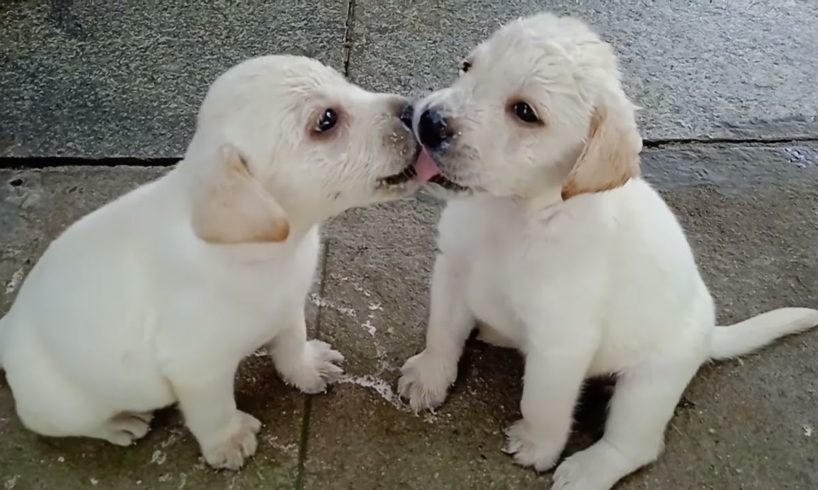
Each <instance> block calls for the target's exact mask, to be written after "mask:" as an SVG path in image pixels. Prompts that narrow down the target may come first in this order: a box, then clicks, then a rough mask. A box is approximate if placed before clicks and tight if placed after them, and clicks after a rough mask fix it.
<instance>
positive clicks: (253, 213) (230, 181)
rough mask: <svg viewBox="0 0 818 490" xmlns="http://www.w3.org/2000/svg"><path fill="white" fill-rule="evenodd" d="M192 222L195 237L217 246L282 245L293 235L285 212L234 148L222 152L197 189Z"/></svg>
mask: <svg viewBox="0 0 818 490" xmlns="http://www.w3.org/2000/svg"><path fill="white" fill-rule="evenodd" d="M192 221H193V231H194V232H195V233H196V235H197V236H198V237H199V238H201V239H202V240H204V241H206V242H209V243H215V244H235V243H247V242H281V241H284V240H286V239H287V236H288V235H289V234H290V225H289V223H288V222H287V215H286V214H285V213H284V210H283V209H281V206H279V204H278V203H277V202H276V200H275V199H274V198H273V196H272V195H271V194H270V193H269V192H267V191H266V190H265V189H264V187H263V186H262V185H261V183H260V182H259V181H258V180H256V178H255V177H253V175H252V174H251V173H250V169H249V167H248V166H247V162H246V160H245V158H244V157H243V156H242V155H241V153H239V150H238V149H237V148H236V147H234V146H232V145H224V146H222V147H221V148H220V149H219V161H218V162H216V165H215V168H214V169H213V171H211V172H210V174H209V175H207V177H206V179H205V182H203V187H202V188H201V189H197V192H196V194H195V197H194V200H193V216H192Z"/></svg>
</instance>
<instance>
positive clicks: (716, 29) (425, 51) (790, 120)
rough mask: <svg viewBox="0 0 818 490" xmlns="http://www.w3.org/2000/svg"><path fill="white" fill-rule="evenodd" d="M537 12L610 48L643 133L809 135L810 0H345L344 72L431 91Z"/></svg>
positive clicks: (813, 15)
mask: <svg viewBox="0 0 818 490" xmlns="http://www.w3.org/2000/svg"><path fill="white" fill-rule="evenodd" d="M541 10H551V11H554V12H557V13H561V14H572V15H577V16H580V17H582V18H584V19H586V20H587V21H588V22H590V23H591V24H593V25H594V26H595V27H596V29H597V30H598V31H599V32H601V33H602V35H603V37H604V38H605V39H606V40H608V41H609V42H611V43H612V44H613V45H614V47H615V48H616V50H617V52H618V53H620V57H621V61H622V68H623V71H624V76H625V85H626V90H627V92H628V94H629V95H630V96H631V97H632V98H633V99H634V100H635V101H636V102H637V103H638V104H639V105H640V106H642V107H643V108H644V111H643V112H642V113H641V114H640V119H641V124H642V127H643V130H644V136H645V137H646V138H649V139H674V138H781V137H816V136H818V93H816V91H815V90H814V89H813V86H814V84H813V82H812V81H813V80H815V78H816V77H818V62H815V61H814V60H816V59H818V3H816V2H814V1H811V0H794V1H787V2H757V1H751V0H733V1H727V2H724V1H720V2H713V1H710V0H693V1H685V2H679V1H675V0H655V1H653V0H633V1H607V0H556V1H543V0H512V1H507V2H496V1H488V0H477V1H467V0H455V1H448V0H447V1H441V0H421V1H418V2H402V1H399V0H386V1H379V0H357V1H356V2H355V9H354V13H355V23H354V25H353V30H352V56H351V58H350V64H349V67H350V70H349V72H350V76H351V78H352V79H353V80H354V81H356V82H359V83H363V84H364V85H366V86H369V87H374V88H377V89H381V90H399V91H402V92H413V93H423V92H424V91H427V90H430V89H432V88H437V87H441V86H443V85H445V84H447V83H449V82H450V81H451V80H452V79H453V78H454V77H455V76H456V75H457V69H458V65H459V61H460V59H461V58H462V57H463V56H465V55H466V54H467V53H468V51H469V50H470V49H471V47H472V46H474V45H475V44H476V43H477V42H478V41H480V40H482V39H484V38H485V37H486V36H487V35H488V34H489V33H491V32H492V31H493V30H494V29H495V28H496V27H498V26H499V25H501V24H502V23H504V22H506V21H508V20H510V19H513V18H515V17H518V16H522V15H528V14H531V13H534V12H539V11H541Z"/></svg>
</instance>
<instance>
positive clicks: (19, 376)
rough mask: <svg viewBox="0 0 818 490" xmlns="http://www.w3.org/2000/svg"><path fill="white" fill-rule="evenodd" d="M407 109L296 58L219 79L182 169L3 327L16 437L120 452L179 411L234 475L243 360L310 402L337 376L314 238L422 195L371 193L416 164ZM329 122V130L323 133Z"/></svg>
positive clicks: (74, 253) (65, 262) (109, 223)
mask: <svg viewBox="0 0 818 490" xmlns="http://www.w3.org/2000/svg"><path fill="white" fill-rule="evenodd" d="M404 105H405V101H404V99H403V98H401V97H397V96H392V95H385V94H374V93H370V92H366V91H364V90H362V89H360V88H358V87H356V86H354V85H351V84H349V83H347V82H346V81H345V80H344V79H343V77H342V76H341V75H339V74H338V73H337V72H335V71H334V70H332V69H330V68H328V67H325V66H323V65H321V64H320V63H318V62H317V61H313V60H310V59H306V58H299V57H286V56H269V57H261V58H256V59H253V60H248V61H246V62H244V63H241V64H239V65H237V66H236V67H234V68H232V69H230V70H228V71H227V72H226V73H225V74H223V75H222V76H221V77H219V78H218V79H217V80H216V81H215V83H214V84H213V86H212V87H211V88H210V90H209V92H208V94H207V96H206V98H205V100H204V102H203V104H202V107H201V111H200V113H199V117H198V121H197V129H196V133H195V136H194V137H193V140H192V142H191V144H190V146H189V148H188V151H187V152H186V155H185V158H184V160H183V161H182V162H180V163H179V165H178V166H177V168H175V169H174V170H172V171H171V172H169V173H168V174H167V175H166V176H165V177H163V178H160V179H158V180H157V181H154V182H152V183H149V184H147V185H144V186H142V187H140V188H138V189H136V190H134V191H132V192H130V193H129V194H127V195H125V196H123V197H121V198H119V199H117V200H116V201H114V202H112V203H110V204H108V205H106V206H104V207H102V208H101V209H99V210H97V211H95V212H93V213H91V214H89V215H87V216H85V217H84V218H82V219H80V220H79V221H78V222H77V223H75V224H74V225H72V226H71V227H69V228H68V229H67V230H66V231H65V233H63V234H62V235H61V236H60V237H59V238H57V239H56V240H55V241H54V242H53V243H52V244H51V245H50V246H49V248H48V250H47V251H46V252H45V254H44V255H43V256H42V258H41V259H40V260H39V262H38V263H37V264H36V265H35V267H34V268H33V269H32V271H31V273H30V274H29V276H28V278H27V279H26V281H25V283H24V284H23V286H22V288H21V290H20V292H19V295H18V296H17V298H16V301H15V303H14V305H13V306H12V308H11V310H10V311H9V313H8V314H7V315H6V316H5V317H4V318H3V319H2V321H0V364H2V366H3V367H4V368H5V371H6V376H7V379H8V382H9V384H10V386H11V388H12V391H13V393H14V397H15V400H16V407H17V413H18V414H19V416H20V419H21V420H22V422H23V423H24V424H25V425H26V426H27V427H28V428H29V429H31V430H33V431H36V432H38V433H40V434H44V435H49V436H87V437H95V438H101V439H105V440H108V441H110V442H112V443H114V444H119V445H129V444H131V443H132V442H133V441H134V440H136V439H138V438H140V437H142V436H144V435H145V433H146V432H147V431H148V429H149V423H150V419H151V412H152V411H153V410H155V409H157V408H160V407H164V406H167V405H170V404H173V403H176V402H178V404H179V407H180V408H181V410H182V412H183V414H184V416H185V421H186V424H187V426H188V427H189V428H190V430H191V431H192V433H193V434H194V436H195V437H196V439H197V440H198V442H199V444H200V446H201V449H202V452H203V455H204V457H205V459H206V460H207V462H208V463H210V464H211V465H213V466H215V467H220V468H231V469H235V468H238V467H239V466H241V464H242V463H243V461H244V460H245V458H246V457H248V456H250V455H252V454H253V453H254V452H255V450H256V435H255V434H256V432H258V430H259V428H260V423H259V421H258V420H256V419H255V418H254V417H253V416H251V415H249V414H247V413H243V412H241V411H239V410H237V408H236V404H235V401H234V396H233V379H234V375H235V373H236V368H237V366H238V364H239V362H240V361H241V359H242V358H243V357H244V356H246V355H247V354H249V353H251V352H253V351H254V350H255V349H257V348H259V347H261V346H263V345H265V344H267V346H268V348H269V351H270V354H271V356H272V359H273V361H274V363H275V365H276V368H277V369H278V371H279V372H280V373H281V375H282V377H283V378H284V379H285V380H286V381H288V382H289V383H291V384H293V385H295V386H297V387H298V388H299V389H301V390H302V391H304V392H307V393H316V392H320V391H323V390H324V388H325V386H326V385H327V383H329V382H332V381H333V380H335V379H337V377H338V376H339V375H340V373H341V369H340V367H339V366H338V365H337V364H338V363H339V362H340V361H341V360H342V356H341V355H340V354H339V353H338V352H336V351H334V350H332V349H331V348H330V347H329V346H328V345H327V344H325V343H323V342H320V341H317V340H312V341H307V340H306V327H305V324H304V301H305V297H306V295H307V293H308V291H309V289H310V286H311V283H312V277H313V273H314V270H315V266H316V261H317V256H318V247H319V238H318V231H317V224H318V223H319V222H320V221H321V220H323V219H324V218H327V217H329V216H332V215H334V214H337V213H338V212H340V211H343V210H344V209H346V208H349V207H352V206H360V205H366V204H369V203H372V202H375V201H383V200H387V199H392V198H396V197H399V196H401V195H403V194H407V193H409V192H411V191H412V190H413V187H417V185H416V184H412V183H409V184H405V185H400V186H386V185H384V183H383V182H382V181H381V180H380V179H381V178H383V177H386V176H389V175H392V174H396V173H400V172H401V171H402V170H404V169H405V168H407V166H408V165H410V164H411V162H412V161H413V157H414V154H415V151H416V144H415V143H414V139H413V138H412V136H411V132H410V131H409V130H408V129H406V128H405V127H404V126H403V125H402V123H401V122H400V119H399V117H398V116H399V115H400V113H401V109H402V107H403V106H404ZM327 108H332V109H333V110H334V111H336V113H337V115H338V119H337V124H336V126H335V127H333V128H332V129H331V130H329V131H326V132H324V133H320V134H319V133H317V132H316V129H317V126H316V125H317V122H318V121H319V119H320V118H321V117H322V116H323V114H324V113H325V111H326V109H327Z"/></svg>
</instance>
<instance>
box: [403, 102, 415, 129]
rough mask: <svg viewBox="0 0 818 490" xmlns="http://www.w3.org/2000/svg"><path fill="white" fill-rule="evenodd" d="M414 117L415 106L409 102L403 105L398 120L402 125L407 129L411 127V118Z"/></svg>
mask: <svg viewBox="0 0 818 490" xmlns="http://www.w3.org/2000/svg"><path fill="white" fill-rule="evenodd" d="M414 117H415V108H414V107H413V106H412V104H411V103H409V104H406V105H405V106H403V110H401V111H400V120H401V122H402V123H403V125H404V126H406V127H407V128H408V129H412V120H413V119H414Z"/></svg>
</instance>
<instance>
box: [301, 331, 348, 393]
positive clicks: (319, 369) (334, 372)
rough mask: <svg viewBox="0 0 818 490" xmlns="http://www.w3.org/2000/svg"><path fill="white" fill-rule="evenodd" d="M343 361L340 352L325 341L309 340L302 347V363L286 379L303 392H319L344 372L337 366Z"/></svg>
mask: <svg viewBox="0 0 818 490" xmlns="http://www.w3.org/2000/svg"><path fill="white" fill-rule="evenodd" d="M343 361H344V356H343V355H341V353H340V352H338V351H336V350H333V349H332V347H330V345H329V344H328V343H326V342H322V341H320V340H310V341H309V342H307V345H306V347H305V348H304V357H303V363H302V365H301V366H300V369H298V370H297V372H295V373H293V374H292V375H291V376H290V377H289V379H288V381H289V382H290V383H291V384H293V385H295V386H296V387H297V388H298V389H299V390H301V391H302V392H304V393H308V394H314V393H321V392H323V391H325V390H326V389H327V385H329V384H332V383H335V382H336V381H338V380H339V379H340V378H341V375H342V374H344V370H343V369H342V368H341V367H340V366H339V364H340V363H342V362H343Z"/></svg>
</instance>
